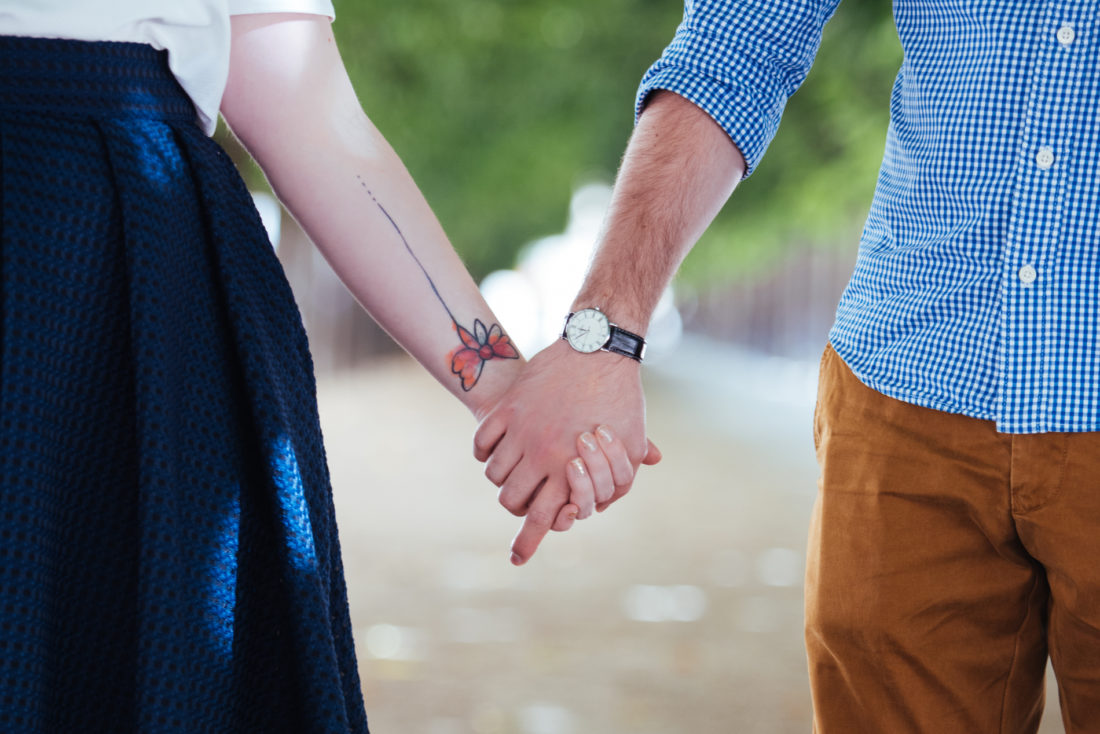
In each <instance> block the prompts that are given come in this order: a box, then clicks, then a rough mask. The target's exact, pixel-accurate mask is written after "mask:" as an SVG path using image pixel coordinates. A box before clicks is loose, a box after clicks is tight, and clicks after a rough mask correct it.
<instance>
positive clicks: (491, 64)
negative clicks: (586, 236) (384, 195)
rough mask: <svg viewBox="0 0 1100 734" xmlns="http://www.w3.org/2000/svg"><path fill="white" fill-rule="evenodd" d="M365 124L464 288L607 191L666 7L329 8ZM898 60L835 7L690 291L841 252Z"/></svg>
mask: <svg viewBox="0 0 1100 734" xmlns="http://www.w3.org/2000/svg"><path fill="white" fill-rule="evenodd" d="M335 6H336V14H337V20H336V23H335V25H334V30H335V33H336V37H337V41H338V43H339V45H340V47H341V51H342V53H343V55H344V58H345V62H346V64H347V66H348V70H349V73H350V74H351V77H352V80H353V82H354V84H355V87H356V89H357V91H358V93H359V96H360V100H361V101H362V103H363V106H364V108H365V109H366V111H367V114H368V115H369V116H370V117H371V119H372V120H373V121H374V123H375V124H376V125H377V126H378V127H379V129H381V130H382V132H383V133H384V134H385V135H386V137H387V138H388V139H389V140H390V142H391V143H392V144H393V145H394V147H395V148H396V150H397V152H398V153H399V154H400V155H401V157H402V159H403V160H404V161H405V163H406V165H407V166H408V167H409V169H410V171H411V172H412V174H413V177H414V178H415V179H416V181H417V182H418V183H419V184H420V187H421V189H422V190H423V192H424V194H425V196H426V197H427V199H428V201H429V202H430V203H431V205H432V207H433V208H434V209H435V211H436V213H437V214H438V216H439V218H440V220H441V221H442V223H443V225H444V227H445V228H446V230H447V232H448V233H449V234H450V236H451V238H452V241H453V242H454V244H455V246H456V248H457V249H458V250H459V251H460V252H461V253H462V255H463V257H464V258H465V259H466V262H467V264H468V265H469V266H470V268H471V270H472V271H473V272H474V274H475V276H481V275H484V274H486V273H487V272H489V271H491V270H493V269H496V268H501V267H508V266H510V265H512V264H513V262H514V258H515V255H516V253H517V251H518V250H519V249H520V248H521V247H522V246H523V245H524V244H526V243H527V242H528V241H530V240H531V239H533V238H535V237H540V236H543V235H547V234H552V233H555V232H558V231H561V229H562V228H563V227H564V225H565V219H566V216H567V211H568V203H569V198H570V195H571V192H572V190H573V188H574V187H575V186H576V185H578V184H579V183H583V182H585V181H589V180H593V179H601V180H606V181H610V180H611V179H612V177H613V175H614V171H615V169H616V167H617V165H618V161H619V157H620V156H621V154H622V150H623V147H624V145H625V143H626V140H627V138H628V136H629V134H630V131H631V128H632V126H633V101H634V92H635V90H636V88H637V84H638V81H639V80H640V79H641V76H642V74H643V73H644V72H645V70H646V68H647V67H648V66H649V65H650V64H651V63H652V62H653V61H654V60H655V59H656V58H657V57H658V56H659V55H660V53H661V51H662V50H663V48H664V46H665V45H666V44H667V43H668V42H669V41H670V40H671V38H672V35H673V33H674V32H675V29H676V26H677V24H678V23H679V21H680V16H681V13H682V5H681V3H680V2H678V1H676V0H595V1H593V0H457V1H456V0H400V1H399V2H381V1H379V0H336V1H335ZM899 62H900V49H899V48H898V42H897V37H896V35H895V33H894V29H893V23H892V20H891V18H890V12H889V3H886V2H881V1H879V0H846V2H845V3H844V4H842V8H841V10H840V11H839V12H838V14H837V16H836V17H835V18H834V19H833V21H832V23H831V24H830V26H829V27H828V28H827V30H826V38H825V41H824V43H823V45H822V49H821V52H820V54H819V57H818V63H817V65H816V67H815V69H814V71H813V72H812V73H811V75H810V78H809V80H808V81H807V83H806V85H805V86H804V87H803V89H802V90H801V91H800V92H799V94H797V95H795V97H794V98H793V99H792V101H791V102H790V104H789V105H788V108H787V109H788V111H787V114H786V116H785V118H784V123H783V126H782V128H781V129H780V133H779V135H778V136H777V138H776V140H775V142H774V143H773V146H772V148H771V149H770V151H769V153H768V155H767V156H766V157H765V159H764V162H763V164H762V165H761V166H760V168H759V169H758V171H757V172H756V173H755V174H754V176H753V177H752V178H751V179H750V180H749V181H747V182H746V183H745V184H744V185H743V186H742V188H741V189H740V190H739V191H738V193H737V194H736V195H735V196H734V197H733V199H732V200H731V203H730V204H729V205H728V206H727V207H726V209H725V211H724V212H723V213H722V215H721V216H720V218H719V220H718V221H717V222H716V223H715V225H714V226H712V227H711V229H710V231H709V232H708V233H707V235H706V236H705V238H704V240H703V241H702V242H700V244H699V245H698V246H697V247H696V251H695V252H694V253H693V255H692V256H691V257H690V258H689V260H688V262H687V263H686V264H685V268H684V273H683V275H684V277H686V278H688V279H689V280H690V281H693V282H695V283H697V284H699V285H705V284H707V283H708V282H709V281H712V280H716V279H724V278H727V277H729V275H730V274H731V273H734V272H744V271H745V270H746V268H747V266H750V265H752V264H754V263H761V262H766V261H767V260H768V259H769V258H770V257H772V255H774V254H775V253H777V252H781V251H782V248H783V247H785V246H787V245H789V244H791V243H813V244H824V243H832V242H837V241H848V242H851V238H852V237H853V236H854V235H853V231H855V230H858V224H859V221H860V220H861V219H862V217H863V216H864V214H865V212H866V209H867V204H868V202H869V201H870V194H871V191H872V190H873V186H874V180H875V174H876V171H877V167H878V163H879V160H880V158H881V155H882V145H883V140H884V137H885V130H886V122H887V117H888V109H887V104H888V101H889V92H890V85H891V83H892V80H893V76H894V74H895V73H896V70H897V66H898V63H899Z"/></svg>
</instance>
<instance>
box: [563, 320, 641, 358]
mask: <svg viewBox="0 0 1100 734" xmlns="http://www.w3.org/2000/svg"><path fill="white" fill-rule="evenodd" d="M635 328H637V327H635ZM638 331H640V329H639V330H638ZM561 339H562V340H563V341H565V342H567V343H568V344H569V346H570V347H571V348H573V349H574V350H575V351H577V352H580V353H582V354H592V353H595V352H600V351H602V352H610V353H613V354H618V355H621V356H623V357H627V358H629V359H632V360H634V361H636V362H639V363H640V362H641V361H642V360H643V359H644V358H645V352H646V341H645V337H644V336H642V335H641V334H640V333H638V332H637V331H631V330H630V329H628V328H626V327H625V326H623V325H622V324H619V323H617V322H615V321H612V320H611V318H610V315H609V314H607V313H605V312H604V311H603V310H601V308H600V307H599V306H587V307H584V308H581V309H578V310H575V311H573V312H571V313H569V314H568V315H567V316H566V318H565V324H564V328H563V329H562V333H561Z"/></svg>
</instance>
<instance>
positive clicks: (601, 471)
mask: <svg viewBox="0 0 1100 734" xmlns="http://www.w3.org/2000/svg"><path fill="white" fill-rule="evenodd" d="M577 453H578V454H580V455H581V459H583V460H584V465H585V467H587V468H588V476H589V479H590V480H591V482H592V489H593V495H594V497H595V501H596V502H606V501H607V500H609V499H610V498H611V495H613V494H614V493H615V477H614V476H613V474H612V472H611V465H610V464H609V463H608V460H607V456H605V455H604V452H603V451H600V442H599V441H598V440H596V436H595V435H594V434H592V433H588V432H587V431H586V432H585V433H582V434H581V435H579V436H577ZM574 501H576V500H574ZM581 507H582V508H583V507H584V506H583V505H581Z"/></svg>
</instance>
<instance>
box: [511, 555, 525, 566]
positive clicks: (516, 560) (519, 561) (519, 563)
mask: <svg viewBox="0 0 1100 734" xmlns="http://www.w3.org/2000/svg"><path fill="white" fill-rule="evenodd" d="M512 565H513V566H522V565H523V559H522V558H520V557H519V554H518V553H513V554H512Z"/></svg>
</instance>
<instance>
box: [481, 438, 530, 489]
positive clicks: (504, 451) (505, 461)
mask: <svg viewBox="0 0 1100 734" xmlns="http://www.w3.org/2000/svg"><path fill="white" fill-rule="evenodd" d="M522 459H523V453H522V451H521V450H520V447H519V446H518V445H516V444H515V442H508V441H500V442H499V443H497V445H496V448H495V449H493V453H492V455H491V456H490V457H489V460H488V461H487V462H485V476H486V477H488V479H489V481H490V482H492V483H493V484H495V485H496V486H498V487H499V486H501V485H502V484H504V483H505V482H506V481H508V477H509V475H511V473H512V471H513V470H515V468H516V466H517V465H518V464H519V462H520V461H521V460H522Z"/></svg>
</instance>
